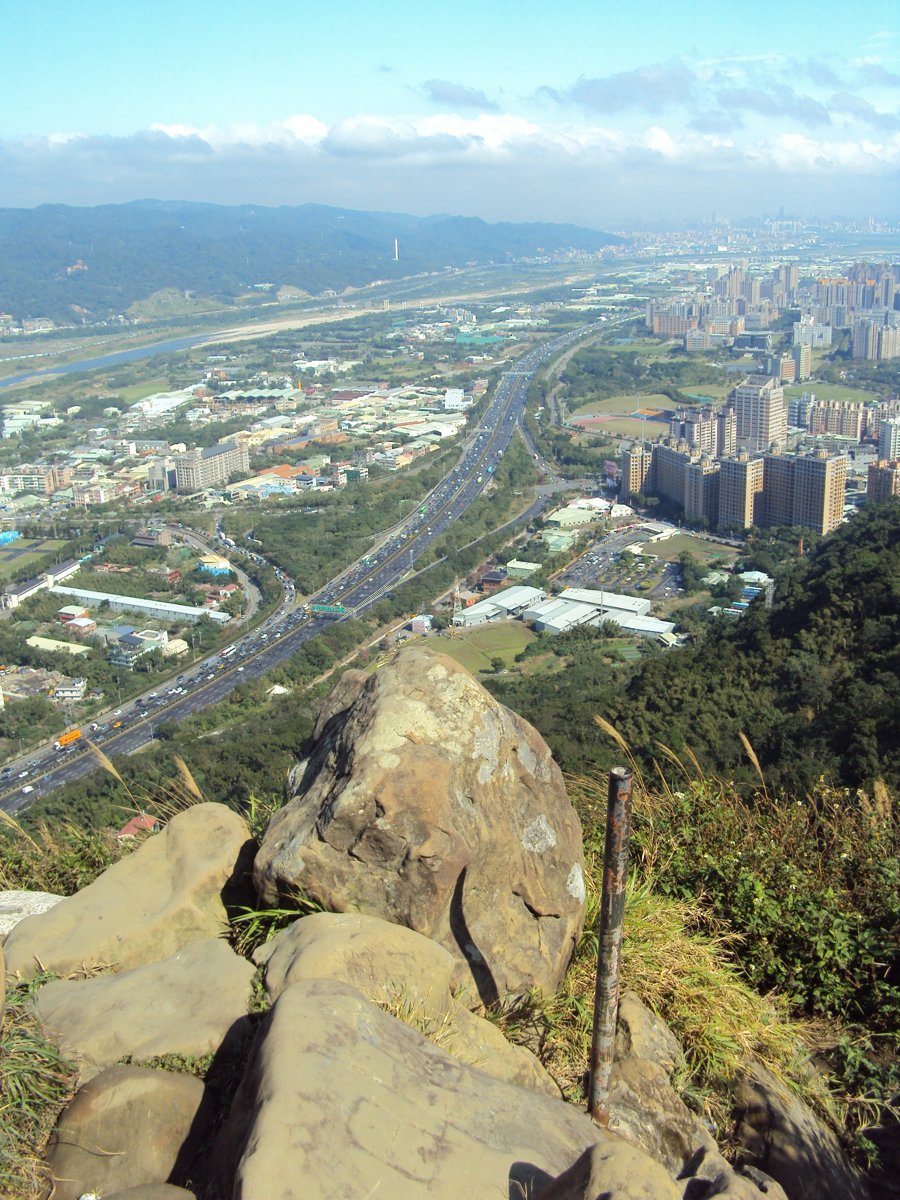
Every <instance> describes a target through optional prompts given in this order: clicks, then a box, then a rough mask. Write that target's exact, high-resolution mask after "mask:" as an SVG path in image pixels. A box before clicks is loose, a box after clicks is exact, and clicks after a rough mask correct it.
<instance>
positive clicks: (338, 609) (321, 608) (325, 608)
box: [309, 604, 347, 617]
mask: <svg viewBox="0 0 900 1200" xmlns="http://www.w3.org/2000/svg"><path fill="white" fill-rule="evenodd" d="M309 611H310V612H314V613H325V614H326V615H329V616H333V617H342V616H343V615H344V613H345V612H346V611H347V609H346V608H345V607H344V605H343V604H311V605H310V606H309Z"/></svg>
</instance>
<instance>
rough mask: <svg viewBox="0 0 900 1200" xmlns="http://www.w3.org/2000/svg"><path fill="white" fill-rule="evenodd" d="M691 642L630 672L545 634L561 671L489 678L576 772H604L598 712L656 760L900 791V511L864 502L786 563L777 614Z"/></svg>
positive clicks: (725, 772) (607, 753) (709, 629)
mask: <svg viewBox="0 0 900 1200" xmlns="http://www.w3.org/2000/svg"><path fill="white" fill-rule="evenodd" d="M695 628H696V634H695V637H694V640H693V641H692V643H691V644H689V645H688V646H687V647H685V648H683V649H681V650H676V651H674V652H671V653H663V652H661V651H660V652H657V653H654V652H651V653H649V654H648V655H647V656H646V657H645V658H643V660H642V661H641V662H640V664H638V665H636V666H635V668H633V669H632V670H631V671H630V673H629V672H628V671H623V669H622V668H621V667H614V666H612V665H611V664H610V661H609V655H608V652H607V650H606V645H605V641H604V639H603V638H602V637H600V636H599V635H596V634H594V633H593V631H587V630H574V631H572V634H571V635H568V636H566V635H563V637H562V638H555V639H550V638H544V639H541V638H538V639H537V641H536V642H535V643H534V644H533V645H532V646H531V647H529V650H528V652H527V653H543V652H546V651H547V650H552V651H553V652H554V653H555V654H557V655H559V656H560V669H559V671H558V672H555V673H552V674H551V676H550V678H549V680H548V678H547V677H546V676H526V675H524V674H522V675H519V674H514V673H510V674H508V675H503V676H498V677H496V678H491V679H490V680H486V681H485V682H486V683H487V684H488V686H489V687H490V688H491V690H492V691H494V692H495V693H496V694H497V695H498V696H499V697H500V698H501V699H502V700H503V701H504V702H505V703H506V704H509V705H510V707H512V708H515V709H516V710H517V711H519V712H521V713H522V714H523V715H524V716H526V717H527V718H528V720H530V721H533V722H534V724H536V725H537V727H538V728H539V729H540V730H541V732H542V733H543V734H544V736H545V737H547V738H548V740H549V741H550V744H551V746H552V747H553V750H554V752H555V753H556V755H557V757H558V758H559V760H560V762H561V763H562V764H563V766H564V767H565V768H567V769H568V770H583V769H586V768H588V769H589V768H592V767H593V768H595V767H596V766H597V765H600V766H603V767H606V766H609V765H611V763H612V757H613V754H612V750H611V749H609V748H602V747H598V745H597V736H596V730H595V728H594V726H593V721H592V718H593V714H594V713H600V714H602V715H603V716H605V717H606V718H607V719H608V720H610V721H611V722H612V723H613V724H614V725H615V727H616V728H617V729H618V730H619V731H620V732H621V733H622V735H623V737H624V738H625V739H626V740H627V742H628V743H629V745H630V746H631V747H632V748H633V750H634V753H635V756H636V757H637V759H638V761H640V762H641V763H642V764H643V765H644V766H645V767H649V766H650V765H651V763H652V760H653V758H654V756H655V755H656V754H657V753H658V751H657V743H659V742H663V743H664V744H665V745H666V746H668V747H670V748H671V749H672V750H674V751H675V752H676V753H677V754H679V755H682V754H684V752H685V750H687V751H689V752H690V753H692V754H693V755H695V756H696V757H697V759H698V760H699V762H700V764H701V765H702V767H703V769H704V771H708V772H710V773H713V774H716V775H718V776H721V777H724V778H736V779H737V780H739V781H741V780H743V781H745V782H751V781H756V769H755V767H753V766H752V765H751V763H750V760H749V758H748V755H747V751H746V748H745V744H744V742H743V740H742V738H741V734H743V735H745V736H746V737H747V738H748V739H749V742H750V744H751V745H752V747H753V750H754V752H755V754H756V756H757V759H758V761H759V765H760V768H761V770H762V772H763V775H764V776H765V780H766V783H767V784H768V786H769V787H770V788H773V789H774V790H776V791H777V790H778V789H779V788H785V789H788V790H790V791H793V792H795V793H796V794H798V795H803V794H805V793H807V792H809V791H811V790H812V789H814V788H815V787H816V785H817V782H818V780H819V779H820V778H821V777H825V778H826V779H828V780H830V781H831V782H832V783H834V784H838V785H842V786H846V787H850V788H857V787H871V785H872V784H873V782H874V781H875V780H876V779H881V780H883V781H884V782H885V783H886V784H887V785H888V787H889V788H890V789H891V790H892V791H894V792H896V790H897V788H898V786H900V741H898V738H897V729H898V728H900V636H898V635H900V505H898V504H888V505H885V506H876V507H873V508H870V509H867V510H865V511H864V512H862V513H860V514H859V515H857V516H855V517H854V518H853V520H852V521H850V522H849V523H848V524H846V525H842V526H841V527H840V528H839V529H837V530H836V531H835V532H834V533H833V534H832V535H831V536H829V537H827V538H824V539H823V540H822V541H821V542H820V543H818V545H817V546H816V547H815V549H814V550H812V551H811V553H810V554H809V555H808V556H807V557H802V558H801V557H799V556H798V557H797V558H796V559H795V560H794V561H793V562H791V563H789V564H788V566H787V568H786V569H785V571H784V573H783V574H782V576H781V578H780V579H779V581H778V586H777V588H776V593H775V601H774V605H773V607H772V609H771V610H767V609H766V608H765V607H764V605H763V604H762V602H761V601H759V600H758V601H756V602H755V603H754V604H753V605H751V607H750V609H749V611H748V612H747V614H746V616H745V617H744V618H743V619H742V620H740V621H737V622H733V621H731V620H728V619H724V618H723V619H722V620H720V621H713V622H711V623H707V624H698V625H696V626H695Z"/></svg>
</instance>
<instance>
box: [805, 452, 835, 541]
mask: <svg viewBox="0 0 900 1200" xmlns="http://www.w3.org/2000/svg"><path fill="white" fill-rule="evenodd" d="M846 486H847V459H846V458H845V457H844V456H843V455H842V454H826V453H825V451H824V450H819V451H816V453H814V454H803V455H798V456H797V457H796V458H795V459H794V504H793V521H792V524H793V525H800V526H802V527H803V528H805V529H814V530H815V531H816V533H821V534H826V533H830V532H831V531H832V529H837V527H838V525H840V523H841V521H842V520H843V519H844V493H845V490H846Z"/></svg>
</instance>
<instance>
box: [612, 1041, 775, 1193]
mask: <svg viewBox="0 0 900 1200" xmlns="http://www.w3.org/2000/svg"><path fill="white" fill-rule="evenodd" d="M673 1036H674V1035H673ZM609 1113H610V1119H609V1128H610V1130H611V1131H612V1132H614V1133H617V1134H619V1135H620V1137H622V1138H624V1139H625V1140H626V1141H628V1142H629V1143H631V1145H633V1146H637V1147H639V1148H640V1149H641V1150H643V1151H644V1152H645V1153H646V1154H648V1155H649V1156H650V1157H651V1158H652V1159H654V1160H655V1161H656V1162H658V1163H661V1164H662V1166H663V1167H665V1168H666V1170H667V1171H668V1172H669V1174H670V1175H672V1176H674V1177H675V1178H678V1179H687V1180H690V1187H691V1189H693V1190H686V1191H685V1195H686V1196H692V1197H693V1196H695V1195H696V1196H703V1197H704V1198H706V1197H712V1196H721V1197H727V1198H728V1200H761V1198H762V1195H763V1194H765V1196H766V1200H787V1197H786V1196H785V1194H784V1192H783V1191H782V1190H781V1188H780V1187H779V1185H778V1184H777V1183H775V1182H774V1181H773V1180H771V1179H765V1178H762V1181H761V1182H760V1183H757V1182H755V1181H754V1180H753V1179H750V1178H745V1177H742V1176H740V1175H738V1173H737V1172H736V1171H735V1170H734V1168H733V1167H732V1166H731V1164H730V1163H728V1162H727V1161H726V1160H725V1159H724V1158H723V1157H722V1155H721V1154H720V1153H719V1150H718V1147H717V1146H716V1143H715V1141H714V1139H713V1138H712V1136H711V1135H710V1133H709V1132H708V1130H707V1129H706V1128H705V1127H704V1125H703V1124H702V1123H701V1122H700V1121H699V1120H698V1118H697V1117H695V1116H694V1114H693V1113H692V1112H691V1111H690V1110H689V1109H688V1108H687V1106H686V1105H685V1104H684V1102H683V1101H682V1100H681V1098H680V1097H679V1096H678V1095H677V1093H676V1092H675V1089H674V1088H673V1087H672V1085H671V1083H670V1082H669V1077H668V1075H667V1074H666V1072H665V1070H664V1069H663V1068H662V1067H660V1066H659V1065H658V1064H657V1063H654V1062H651V1061H650V1060H649V1059H644V1058H635V1057H630V1058H626V1059H624V1060H623V1061H622V1062H617V1063H616V1064H615V1066H614V1067H613V1074H612V1086H611V1089H610V1099H609ZM792 1200H793V1197H792Z"/></svg>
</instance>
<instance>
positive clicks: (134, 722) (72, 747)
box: [0, 327, 594, 813]
mask: <svg viewBox="0 0 900 1200" xmlns="http://www.w3.org/2000/svg"><path fill="white" fill-rule="evenodd" d="M593 332H594V329H593V327H581V328H579V329H578V330H575V331H572V332H570V333H567V334H564V335H562V336H560V337H557V338H554V339H552V340H551V341H548V342H545V343H543V344H541V345H539V346H537V347H535V348H534V349H533V350H530V351H529V352H528V354H526V355H525V356H524V358H522V359H520V360H519V362H518V363H517V365H516V367H515V369H514V370H510V371H507V372H506V373H505V374H504V375H502V376H501V378H500V381H499V383H498V385H497V388H496V390H495V392H494V395H493V397H492V398H491V402H490V404H489V405H488V408H487V410H486V411H485V413H484V415H483V417H482V419H481V421H480V422H479V424H478V426H477V428H476V429H475V430H474V432H473V433H472V434H471V435H470V436H469V438H468V439H467V442H466V444H465V447H464V449H463V452H462V454H461V456H460V458H459V459H458V461H457V462H456V465H455V466H454V467H453V469H452V470H451V471H450V472H448V474H447V475H445V476H444V478H443V479H442V480H441V481H440V483H438V484H437V486H436V487H435V488H434V489H433V490H432V491H431V492H430V493H429V494H428V495H427V496H426V497H425V498H424V500H423V501H422V502H421V503H420V504H419V506H418V508H417V510H416V512H415V513H413V514H412V515H411V516H410V517H408V518H407V519H406V520H405V521H403V522H402V523H401V524H400V525H398V526H396V527H395V528H394V529H393V530H391V531H390V532H389V533H388V534H386V535H385V537H384V538H383V540H382V541H381V542H380V543H379V544H378V545H377V546H376V547H375V548H373V549H372V550H371V551H370V552H369V553H368V554H366V555H365V556H363V557H362V558H360V559H359V560H358V561H357V562H355V563H353V564H351V566H349V567H348V568H347V569H346V570H344V571H343V572H342V573H341V574H340V575H338V576H337V577H336V578H335V579H333V580H332V581H331V582H329V583H328V584H326V586H325V587H323V588H322V589H320V591H318V592H317V593H315V594H314V595H312V596H310V597H309V598H308V599H307V600H306V601H305V602H303V603H301V602H300V599H299V598H298V596H297V591H296V585H295V583H294V581H293V580H292V579H291V578H290V577H289V576H288V575H287V574H286V573H285V572H284V571H283V570H281V569H280V568H278V567H276V568H275V570H276V574H277V576H278V579H279V581H280V583H281V585H282V589H283V591H282V600H281V604H280V606H279V608H278V610H277V611H276V612H275V613H274V614H273V615H272V616H270V617H269V618H268V619H267V620H265V621H264V622H262V624H260V625H259V626H257V627H256V628H255V629H253V630H252V631H251V632H249V633H247V634H245V635H244V636H242V637H240V638H237V639H236V640H235V641H234V643H233V644H232V645H230V646H228V647H226V648H225V649H224V650H222V651H221V652H216V653H214V654H211V655H209V656H208V657H206V658H204V659H203V660H202V661H201V662H198V663H195V664H193V665H192V666H191V667H190V668H188V669H186V670H185V671H184V672H183V674H180V675H179V676H178V677H177V678H176V679H175V680H174V681H172V680H170V681H168V685H167V686H164V687H163V686H161V687H159V688H158V689H156V690H153V691H150V692H147V693H145V694H144V695H143V696H139V697H138V698H137V699H135V700H133V701H129V702H128V703H127V704H123V705H122V707H121V708H118V709H116V710H114V711H113V712H112V713H109V714H107V715H106V716H105V717H104V719H102V720H99V721H95V722H94V723H93V724H92V725H91V726H90V727H89V729H86V730H84V736H83V737H79V738H76V739H72V740H70V741H68V742H67V743H66V744H63V745H61V746H59V748H58V749H55V748H54V747H53V746H52V745H51V746H49V747H47V748H45V749H41V750H40V751H38V752H36V753H35V755H34V756H33V757H32V758H31V759H29V760H27V761H23V760H19V761H17V762H16V763H12V764H10V765H8V766H6V767H4V768H3V769H2V771H0V808H2V809H3V810H5V811H6V812H9V813H15V812H18V811H19V810H21V809H22V808H24V807H26V806H27V805H28V804H29V803H31V802H32V801H34V800H35V799H37V798H38V796H43V795H46V794H47V793H48V792H50V791H52V790H53V789H55V788H58V787H61V786H62V785H64V784H67V783H71V782H72V781H73V780H75V779H78V778H80V777H82V776H84V775H86V774H88V773H89V772H91V771H94V770H97V769H99V767H100V763H99V762H98V759H97V757H96V755H94V754H93V753H92V751H91V748H90V745H89V744H88V743H89V742H93V743H94V744H95V745H97V746H99V747H101V748H102V749H103V751H104V753H105V754H107V755H109V754H133V753H134V752H135V751H137V750H140V749H142V748H144V747H145V746H147V745H149V744H150V743H152V742H153V741H154V740H155V737H156V733H155V731H156V729H157V728H158V726H159V725H160V724H161V723H163V722H178V721H183V720H186V719H187V718H188V717H190V716H191V715H192V714H193V713H195V712H197V711H199V710H200V709H202V708H206V707H208V706H209V705H213V704H218V703H219V702H220V701H222V700H224V699H225V698H226V697H227V696H228V695H229V693H230V692H232V691H233V690H234V689H235V688H236V687H238V686H239V685H240V684H241V683H242V682H244V681H246V680H249V679H258V678H260V677H261V676H263V675H266V674H267V673H268V672H269V671H271V670H272V669H273V668H275V667H277V666H279V665H280V664H282V663H284V662H286V661H287V660H288V659H289V658H290V657H291V656H292V655H293V654H295V653H296V652H297V651H298V650H299V649H300V647H301V646H302V645H304V644H305V643H306V642H308V641H309V640H310V639H312V638H314V637H317V636H318V635H319V634H320V633H321V632H322V630H323V629H325V628H326V627H327V626H328V624H329V622H330V621H332V620H335V619H338V620H340V619H342V618H346V617H350V616H355V615H357V614H359V613H363V612H365V611H366V609H368V608H370V607H371V606H372V605H374V604H376V603H377V602H378V601H379V600H380V599H382V597H384V596H386V595H388V594H389V593H390V592H391V590H392V589H393V588H394V587H396V586H398V584H399V583H400V582H402V580H403V579H404V577H405V576H407V575H408V573H409V572H410V570H411V569H412V567H413V566H414V564H415V562H416V560H417V559H418V558H419V557H420V556H421V555H422V553H423V552H424V551H425V550H426V549H427V547H428V546H429V545H430V544H431V542H432V541H434V539H435V538H437V537H440V536H441V535H442V534H443V533H445V532H446V531H447V529H448V528H449V527H450V526H451V525H452V524H453V522H454V521H455V520H456V519H457V518H458V517H459V516H460V515H461V514H462V513H463V512H464V511H465V510H466V509H467V508H468V507H469V505H471V504H472V503H473V502H474V501H475V500H476V499H477V498H478V497H479V496H480V495H481V493H482V492H483V491H484V490H485V488H486V487H487V486H488V485H489V483H490V480H491V476H492V475H493V473H494V471H495V470H496V468H497V465H498V463H499V462H500V459H501V458H502V456H503V453H504V451H505V450H506V448H507V446H508V445H509V443H510V440H511V438H512V436H513V433H514V431H515V428H516V425H517V423H519V422H521V419H522V414H523V412H524V408H525V399H526V396H527V393H528V388H529V386H530V383H531V380H532V377H533V375H534V373H535V371H536V370H537V369H538V367H540V366H541V365H542V364H543V363H546V362H547V361H548V360H550V359H552V358H553V357H555V356H556V355H558V354H559V353H560V352H561V351H563V350H565V349H566V348H567V347H568V346H570V345H571V344H572V343H573V342H576V341H578V340H580V339H581V338H583V337H585V336H586V335H588V334H591V333H593ZM217 536H218V538H219V540H220V541H221V542H223V543H227V544H228V546H229V548H234V549H239V550H240V553H241V554H242V555H246V556H247V557H248V558H249V559H250V560H251V561H254V560H255V561H265V560H264V559H263V558H262V556H261V555H259V554H257V553H256V552H254V551H252V550H250V549H246V550H245V549H244V548H243V547H241V548H237V547H235V546H234V543H233V542H230V541H229V539H227V538H225V537H224V533H223V531H222V530H221V528H220V529H219V530H218V533H217Z"/></svg>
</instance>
